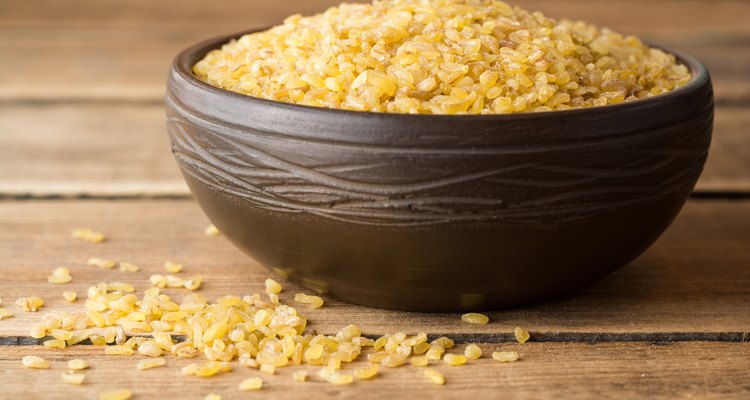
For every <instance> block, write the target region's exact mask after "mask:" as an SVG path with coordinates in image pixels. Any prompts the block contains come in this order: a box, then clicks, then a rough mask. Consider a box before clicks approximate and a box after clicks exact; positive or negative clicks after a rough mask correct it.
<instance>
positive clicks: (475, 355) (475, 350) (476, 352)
mask: <svg viewBox="0 0 750 400" xmlns="http://www.w3.org/2000/svg"><path fill="white" fill-rule="evenodd" d="M464 355H465V356H466V358H468V359H470V360H477V359H479V358H480V357H482V349H481V348H480V347H479V346H477V345H475V344H473V343H472V344H470V345H468V346H466V348H465V349H464Z"/></svg>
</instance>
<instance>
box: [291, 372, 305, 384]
mask: <svg viewBox="0 0 750 400" xmlns="http://www.w3.org/2000/svg"><path fill="white" fill-rule="evenodd" d="M292 379H294V380H295V381H297V382H304V381H306V380H307V371H295V372H294V373H293V374H292Z"/></svg>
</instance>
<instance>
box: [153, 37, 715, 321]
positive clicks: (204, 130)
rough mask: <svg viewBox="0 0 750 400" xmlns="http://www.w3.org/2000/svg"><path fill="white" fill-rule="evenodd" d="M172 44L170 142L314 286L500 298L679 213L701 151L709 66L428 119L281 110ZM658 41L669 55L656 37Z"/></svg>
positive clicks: (456, 302) (586, 262)
mask: <svg viewBox="0 0 750 400" xmlns="http://www.w3.org/2000/svg"><path fill="white" fill-rule="evenodd" d="M240 35H241V34H234V35H229V36H225V37H220V38H216V39H213V40H210V41H207V42H204V43H201V44H199V45H196V46H194V47H191V48H189V49H187V50H185V51H184V52H183V53H181V54H180V55H178V56H177V57H176V59H175V61H174V64H173V66H172V69H171V71H170V74H169V81H168V87H167V95H166V106H167V116H168V131H169V137H170V140H171V145H172V151H173V153H174V156H175V158H176V160H177V163H178V164H179V166H180V168H181V170H182V173H183V175H184V177H185V180H186V181H187V183H188V185H189V187H190V190H191V191H192V193H193V194H194V196H195V198H196V199H197V201H198V203H199V204H200V206H201V207H202V208H203V210H204V211H205V213H206V214H207V215H208V217H209V218H210V219H211V221H212V222H213V223H214V224H215V225H216V226H217V227H218V228H219V230H220V231H221V232H222V233H223V234H224V235H225V236H226V237H227V238H228V239H229V240H230V241H232V242H233V243H234V244H235V245H236V246H237V247H239V248H240V249H242V250H243V251H245V252H246V253H247V254H249V255H250V256H252V257H253V258H255V259H257V260H258V261H260V262H261V263H262V264H263V265H264V266H266V267H267V268H269V269H271V270H273V271H276V272H277V273H279V274H281V275H283V276H285V277H288V279H290V280H292V281H294V282H297V283H300V284H302V285H304V286H306V287H308V288H310V289H312V290H315V291H318V292H323V293H327V294H330V295H332V296H335V297H338V298H340V299H343V300H346V301H350V302H353V303H359V304H363V305H368V306H374V307H381V308H392V309H404V310H415V311H463V310H480V309H494V308H503V307H512V306H518V305H523V304H529V303H533V302H538V301H542V300H545V299H549V298H553V297H556V296H560V295H564V294H568V293H572V292H574V291H576V290H578V289H580V288H582V287H584V286H586V285H589V284H590V283H592V282H594V281H596V280H598V279H600V278H602V277H603V276H605V275H607V274H609V273H611V272H613V271H615V270H616V269H618V268H620V267H622V266H624V265H626V264H628V263H629V262H631V261H632V260H633V259H635V258H636V257H638V256H639V255H640V254H641V253H642V252H643V251H645V250H646V249H647V248H648V247H649V246H650V245H651V244H652V243H653V242H654V241H655V240H656V239H657V238H658V237H659V235H661V233H662V232H663V231H664V230H665V229H666V228H667V227H668V226H669V224H670V223H671V222H672V220H673V219H674V218H675V216H676V215H677V213H678V212H679V210H680V209H681V207H682V206H683V204H684V203H685V201H686V199H687V198H688V196H689V195H690V193H691V191H692V189H693V187H694V185H695V183H696V181H697V179H698V177H699V175H700V173H701V171H702V169H703V165H704V163H705V161H706V157H707V154H708V149H709V145H710V141H711V132H712V126H713V91H712V87H711V81H710V78H709V75H708V72H707V71H706V69H705V68H704V67H703V66H702V65H701V64H700V63H699V62H698V61H696V60H695V59H693V58H692V57H690V56H687V55H684V54H680V53H675V54H676V55H677V56H678V58H679V59H680V60H681V62H683V63H684V64H686V65H687V66H688V67H689V68H690V69H691V71H692V73H693V80H692V81H691V82H690V83H689V84H688V85H687V86H685V87H683V88H680V89H678V90H675V91H673V92H670V93H668V94H665V95H661V96H657V97H654V98H650V99H647V100H640V101H636V102H632V103H627V104H620V105H614V106H605V107H599V108H590V109H580V110H570V111H555V112H548V113H530V114H512V115H481V116H436V115H406V114H383V113H365V112H353V111H344V110H330V109H321V108H313V107H307V106H299V105H291V104H285V103H279V102H274V101H269V100H263V99H258V98H253V97H249V96H244V95H240V94H237V93H233V92H229V91H225V90H222V89H218V88H215V87H212V86H210V85H208V84H205V83H203V82H201V81H199V80H198V79H196V78H195V77H194V76H193V75H192V73H191V67H192V65H193V64H194V63H195V62H196V61H197V60H199V59H200V58H202V57H203V56H204V55H205V54H206V52H208V51H209V50H211V49H214V48H217V47H219V46H220V45H221V44H223V43H225V42H227V41H228V40H229V39H230V38H233V37H238V36H240ZM668 51H669V50H668Z"/></svg>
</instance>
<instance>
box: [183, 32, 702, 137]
mask: <svg viewBox="0 0 750 400" xmlns="http://www.w3.org/2000/svg"><path fill="white" fill-rule="evenodd" d="M270 28H271V26H265V27H260V28H253V29H248V30H243V31H240V32H235V33H230V34H223V35H219V36H215V37H213V38H210V39H207V40H204V41H201V42H198V43H196V44H194V45H192V46H190V47H188V48H186V49H184V50H182V51H181V52H180V53H178V54H177V56H175V58H174V60H173V61H172V66H171V70H172V71H171V72H170V75H171V74H172V73H175V74H176V75H177V76H179V77H180V78H182V80H183V81H184V82H185V83H187V84H188V85H190V86H191V87H192V88H193V89H195V90H199V91H205V92H208V93H210V94H213V95H215V96H227V97H229V98H231V99H233V100H234V101H238V102H244V103H246V104H250V105H255V106H265V107H273V108H276V109H279V110H287V111H289V112H295V111H296V112H307V113H310V112H313V113H325V114H333V115H339V116H342V117H349V118H377V119H383V118H387V119H391V120H394V121H396V120H403V121H405V122H406V121H409V122H421V121H424V122H427V121H432V122H436V121H442V122H451V121H452V122H461V123H466V122H513V121H523V120H528V119H540V118H550V117H586V116H587V115H592V116H593V115H601V112H602V111H609V112H612V113H614V112H618V111H628V110H629V111H634V110H639V109H646V108H652V107H654V106H656V105H658V104H659V103H665V102H668V101H670V100H674V99H675V98H680V97H686V96H690V95H691V94H692V93H693V92H697V91H699V90H700V89H701V88H703V87H704V86H706V85H710V82H711V78H710V74H709V72H708V69H706V67H705V66H704V65H703V64H702V63H701V62H700V61H698V60H697V59H696V58H695V57H693V56H691V55H689V54H686V53H684V52H682V51H679V50H674V49H672V48H670V47H667V46H662V45H655V44H653V43H650V42H644V43H646V44H647V45H649V46H650V47H654V48H658V49H661V50H663V51H665V52H667V53H669V54H672V55H674V56H675V57H676V59H677V61H678V62H679V63H681V64H683V65H685V66H686V67H687V68H688V70H689V71H690V73H691V75H692V76H691V79H690V81H689V82H688V83H687V84H685V86H682V87H680V88H677V89H674V90H672V91H669V92H667V93H662V94H659V95H656V96H653V97H649V98H646V99H640V100H635V101H631V102H623V103H618V104H609V105H605V106H596V107H588V108H575V109H570V110H552V111H543V112H522V113H511V114H409V113H390V112H376V111H355V110H348V109H340V108H328V107H315V106H309V105H304V104H295V103H286V102H282V101H276V100H269V99H265V98H262V97H255V96H250V95H246V94H242V93H237V92H233V91H231V90H227V89H223V88H219V87H216V86H213V85H211V84H209V83H206V82H204V81H202V80H200V79H198V78H197V77H196V76H195V75H194V74H193V71H192V68H193V65H195V63H196V62H197V61H199V60H200V59H202V58H203V57H204V56H205V55H206V54H207V53H208V52H209V51H211V50H215V49H218V48H219V47H221V46H222V45H224V44H226V43H228V42H230V41H231V40H235V39H238V38H240V37H242V36H244V35H247V34H251V33H257V32H261V31H264V30H267V29H270Z"/></svg>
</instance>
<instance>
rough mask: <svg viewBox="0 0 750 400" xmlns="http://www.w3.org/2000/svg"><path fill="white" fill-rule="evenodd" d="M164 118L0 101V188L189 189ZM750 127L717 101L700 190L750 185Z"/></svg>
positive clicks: (127, 109) (136, 108)
mask: <svg viewBox="0 0 750 400" xmlns="http://www.w3.org/2000/svg"><path fill="white" fill-rule="evenodd" d="M40 116H43V117H40ZM164 118H165V117H164V111H163V109H162V107H161V106H156V105H143V104H47V105H7V104H6V105H0V195H5V196H24V195H32V196H51V195H63V196H69V197H75V196H79V195H107V196H113V195H114V196H168V195H177V196H185V195H187V194H188V190H187V186H186V185H185V184H184V182H183V180H182V177H181V176H180V172H179V170H178V168H177V165H176V163H175V162H174V159H173V157H172V155H171V153H170V152H169V144H168V140H167V135H166V131H165V127H164V124H165V122H164ZM749 127H750V112H749V111H748V110H747V109H745V108H742V107H725V108H719V109H718V111H717V116H716V127H715V132H716V133H715V136H714V141H713V145H712V149H711V153H710V157H709V161H708V164H707V165H706V170H705V171H704V173H703V176H702V177H701V180H700V181H699V183H698V187H697V190H698V191H702V192H714V193H715V192H721V191H725V190H727V191H741V192H746V193H750V136H748V135H747V134H746V132H747V131H748V128H749Z"/></svg>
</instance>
